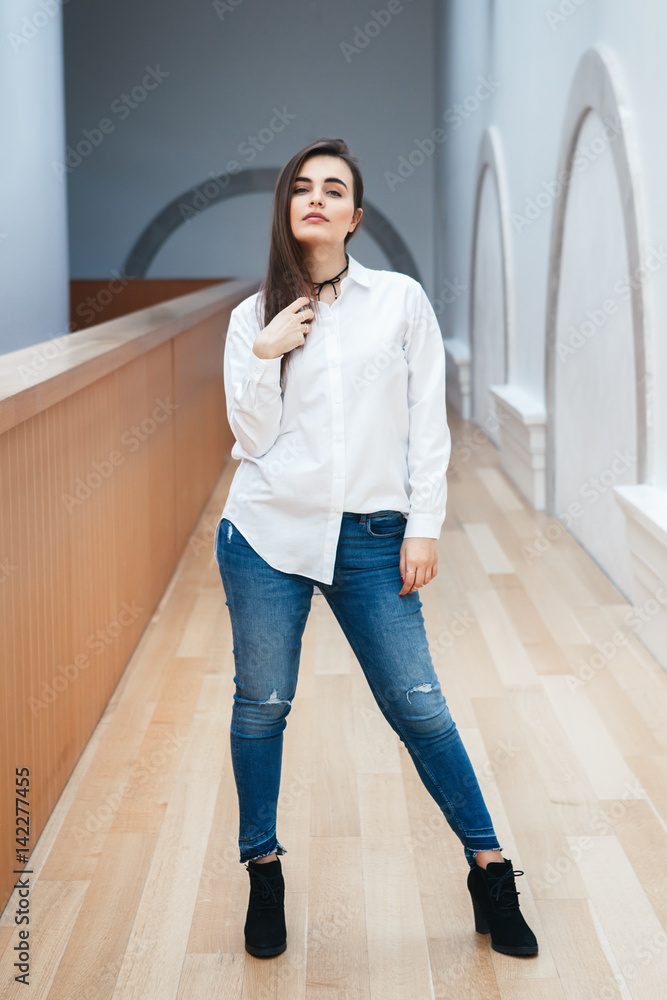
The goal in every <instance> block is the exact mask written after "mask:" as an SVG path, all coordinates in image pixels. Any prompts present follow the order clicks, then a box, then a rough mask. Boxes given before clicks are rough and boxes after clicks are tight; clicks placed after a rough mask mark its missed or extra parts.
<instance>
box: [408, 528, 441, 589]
mask: <svg viewBox="0 0 667 1000" xmlns="http://www.w3.org/2000/svg"><path fill="white" fill-rule="evenodd" d="M399 565H400V570H401V579H402V581H403V586H402V587H401V590H400V593H399V595H398V596H399V597H403V596H404V594H409V593H411V591H413V590H419V588H420V587H424V586H426V584H427V583H430V582H431V580H432V579H433V577H434V576H436V574H437V572H438V540H437V538H404V539H403V544H402V545H401V556H400V563H399ZM415 570H416V572H414V571H415Z"/></svg>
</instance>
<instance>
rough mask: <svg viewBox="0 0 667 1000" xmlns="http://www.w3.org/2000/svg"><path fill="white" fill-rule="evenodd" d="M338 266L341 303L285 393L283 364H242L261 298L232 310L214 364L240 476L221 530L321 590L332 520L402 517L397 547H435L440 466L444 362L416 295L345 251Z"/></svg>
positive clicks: (443, 485) (444, 457) (400, 277)
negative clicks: (218, 363)
mask: <svg viewBox="0 0 667 1000" xmlns="http://www.w3.org/2000/svg"><path fill="white" fill-rule="evenodd" d="M348 263H349V269H348V271H347V273H346V274H345V276H344V278H343V279H342V281H341V282H340V285H339V290H338V298H337V299H336V300H335V301H334V302H333V303H332V304H331V305H328V304H327V303H325V302H321V303H320V310H321V313H320V317H319V318H318V317H317V316H315V318H314V319H313V320H312V323H311V330H310V333H307V334H305V343H304V344H303V346H300V347H296V348H294V350H293V351H292V352H290V353H291V355H292V356H291V357H290V358H289V361H288V367H287V372H286V381H285V387H284V392H283V391H282V390H281V386H280V362H281V358H282V355H280V357H277V358H259V357H257V355H256V354H255V353H254V351H253V350H252V347H253V344H254V342H255V339H256V337H257V335H258V333H259V332H260V325H259V323H258V321H257V318H256V314H255V307H256V300H257V296H258V295H260V294H261V293H260V292H256V293H255V294H254V295H251V296H249V297H248V298H246V299H244V300H243V301H242V302H241V303H240V304H239V305H237V306H236V308H235V309H233V310H232V313H231V315H230V320H229V327H228V330H227V339H226V342H225V350H224V384H225V393H226V404H227V416H228V419H229V424H230V427H231V429H232V431H233V433H234V437H235V439H236V440H235V443H234V446H233V448H232V453H231V455H232V458H234V459H240V461H241V464H240V466H239V467H238V468H237V470H236V472H235V474H234V478H233V481H232V483H231V486H230V489H229V493H228V496H227V501H226V503H225V507H224V510H223V512H222V515H221V517H220V520H222V518H223V517H225V518H228V519H229V520H230V521H231V522H232V523H233V524H234V525H236V527H237V528H238V529H239V531H240V532H241V534H242V535H244V536H245V538H246V539H247V541H248V542H249V543H250V545H251V546H252V547H253V548H254V549H255V551H256V552H257V553H258V554H259V555H260V556H261V557H262V558H263V559H264V560H265V561H266V562H267V563H268V564H269V565H270V566H272V567H274V568H275V569H278V570H282V571H283V572H286V573H297V574H300V575H303V576H307V577H309V578H311V579H313V580H316V581H321V582H323V583H326V584H330V583H332V582H333V573H334V564H335V560H336V548H337V545H338V538H339V534H340V527H341V520H342V515H343V511H355V512H358V513H370V512H372V511H379V510H399V511H402V512H403V513H404V514H405V515H406V516H407V522H406V528H405V534H404V537H405V538H412V537H422V538H439V537H440V531H441V528H442V524H443V521H444V519H445V508H446V502H447V476H446V473H447V466H448V464H449V458H450V454H451V437H450V432H449V427H448V424H447V411H446V404H445V350H444V345H443V342H442V335H441V332H440V328H439V326H438V321H437V318H436V315H435V313H434V311H433V307H432V306H431V304H430V302H429V300H428V298H427V296H426V293H425V292H424V289H423V288H422V286H421V285H420V284H419V282H418V281H416V280H415V279H414V278H411V277H409V276H408V275H406V274H401V273H399V272H396V271H380V270H373V269H371V268H367V267H364V266H363V265H362V264H360V263H359V262H358V261H357V260H355V258H354V257H352V255H351V254H350V253H349V251H348ZM219 523H220V522H218V524H219ZM216 534H217V532H216Z"/></svg>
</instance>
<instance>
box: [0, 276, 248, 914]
mask: <svg viewBox="0 0 667 1000" xmlns="http://www.w3.org/2000/svg"><path fill="white" fill-rule="evenodd" d="M256 289H257V283H256V282H248V281H236V280H232V281H227V282H225V283H224V284H219V285H215V286H212V287H210V288H206V289H204V290H202V291H198V292H195V293H193V294H190V295H185V296H182V297H180V298H177V299H173V300H171V301H169V302H166V303H162V304H161V305H157V306H152V307H151V308H148V309H144V310H142V311H141V312H136V313H133V314H131V315H129V316H125V317H122V318H120V319H115V320H112V321H110V322H106V323H102V324H99V325H97V326H94V327H90V328H88V329H86V330H82V331H80V332H75V333H71V334H68V335H65V336H64V337H62V338H59V339H56V340H52V341H47V342H46V343H44V344H39V345H37V346H35V347H30V348H26V349H24V350H21V351H15V352H13V353H12V354H6V355H3V356H2V357H0V669H1V674H0V684H1V685H2V686H1V687H0V691H1V692H2V694H1V696H0V732H1V734H2V737H1V742H0V747H1V748H2V749H1V751H0V757H1V758H2V768H1V769H0V859H1V860H0V898H1V899H2V905H4V903H5V902H6V900H7V899H8V897H9V894H10V892H11V887H12V885H13V883H14V881H15V878H16V876H15V875H14V874H13V872H14V870H15V869H20V868H23V867H24V865H25V862H23V861H21V859H20V857H18V856H17V850H20V848H21V843H20V841H19V842H18V843H17V832H16V831H17V829H18V830H19V831H21V830H22V829H24V828H25V826H26V823H25V813H24V811H23V809H24V807H25V809H26V811H27V812H28V813H29V839H28V840H27V841H26V850H25V855H26V857H28V858H29V857H30V854H31V851H32V849H33V848H34V846H35V843H36V841H37V838H38V837H39V835H40V833H41V831H42V829H43V828H44V825H45V823H46V820H47V819H48V817H49V814H50V812H51V810H52V809H53V806H54V804H55V802H56V800H57V799H58V796H59V795H60V793H61V791H62V789H63V787H64V785H65V783H66V782H67V779H68V777H69V776H70V774H71V772H72V770H73V768H74V766H75V764H76V762H77V760H78V758H79V756H80V754H81V752H82V750H83V748H84V747H85V745H86V742H87V740H88V739H89V737H90V735H91V733H92V731H93V729H94V727H95V725H96V723H97V722H98V720H99V718H100V716H101V714H102V712H103V710H104V708H105V706H106V704H107V702H108V700H109V697H110V696H111V694H112V693H113V691H114V688H115V687H116V685H117V683H118V680H119V678H120V676H121V674H122V672H123V670H124V668H125V666H126V664H127V663H128V661H129V659H130V656H131V655H132V652H133V650H134V648H135V647H136V645H137V642H138V640H139V638H140V636H141V634H142V632H143V630H144V628H145V627H146V625H147V623H148V622H149V621H150V618H151V616H152V614H153V612H154V609H155V608H156V606H157V604H158V603H159V601H160V598H161V596H162V594H163V592H164V590H165V588H166V586H167V584H168V583H169V580H170V577H171V576H172V574H173V572H174V568H175V566H176V564H177V563H178V560H179V558H180V556H181V554H182V552H183V550H184V547H185V546H186V544H187V541H188V538H189V536H190V534H191V532H192V530H193V528H194V526H195V524H196V522H197V519H198V518H199V516H200V514H201V512H202V510H203V508H204V506H205V504H206V501H207V500H208V498H209V497H210V494H211V492H212V490H213V488H214V486H215V484H216V482H217V480H218V478H219V476H220V474H221V471H222V469H223V467H224V465H225V462H226V460H227V459H228V457H229V455H230V452H231V448H232V445H233V442H234V439H233V436H232V433H231V430H230V428H229V425H228V422H227V417H226V406H225V396H224V385H223V351H224V338H225V333H226V329H227V324H228V320H229V314H230V312H231V309H232V308H233V307H234V306H235V305H236V304H237V303H238V302H240V301H241V300H242V299H243V298H245V297H246V296H248V295H250V294H252V293H253V292H254V291H255V290H256ZM119 752H120V753H122V747H119ZM24 768H27V769H28V772H29V773H28V776H29V786H27V787H29V794H28V795H27V796H25V795H23V794H22V793H19V794H18V795H17V793H16V787H15V779H16V777H17V776H16V775H15V771H16V770H19V771H21V769H24ZM25 773H26V772H25V771H24V772H23V774H24V775H25ZM19 783H20V780H19ZM20 785H21V787H23V788H25V787H26V785H25V783H20ZM17 803H18V806H17ZM26 803H29V804H28V805H26ZM17 813H18V817H21V819H20V820H19V821H18V822H17V818H18V817H17ZM20 836H21V835H20V832H19V838H20ZM28 867H29V864H28Z"/></svg>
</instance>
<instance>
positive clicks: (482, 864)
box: [214, 139, 538, 957]
mask: <svg viewBox="0 0 667 1000" xmlns="http://www.w3.org/2000/svg"><path fill="white" fill-rule="evenodd" d="M362 198H363V183H362V178H361V174H360V171H359V168H358V166H357V163H356V159H355V158H354V157H353V156H351V154H350V152H349V150H348V147H347V145H346V144H345V143H344V142H343V140H342V139H321V140H318V141H317V142H314V143H312V144H311V145H309V146H307V147H306V148H305V149H302V150H301V151H300V152H298V153H296V154H295V155H294V156H293V157H292V158H291V159H290V160H289V162H288V163H287V164H286V165H285V167H284V168H283V170H282V171H281V173H280V176H279V178H278V181H277V184H276V190H275V195H274V201H273V222H272V230H271V247H270V253H269V264H268V272H267V274H266V277H265V279H264V281H263V282H262V286H261V288H260V291H259V292H257V293H256V294H255V295H251V296H250V297H249V298H247V299H245V300H244V301H243V302H241V303H240V305H238V306H237V307H236V308H235V309H234V310H233V311H232V313H231V317H230V322H229V329H228V332H227V340H226V344H225V355H224V381H225V391H226V398H227V414H228V417H229V423H230V426H231V428H232V430H233V432H234V436H235V439H236V440H235V444H234V447H233V449H232V457H233V458H237V459H240V460H241V465H240V467H239V468H238V469H237V471H236V473H235V476H234V480H233V482H232V484H231V488H230V491H229V495H228V498H227V502H226V504H225V508H224V510H223V513H222V515H221V519H220V521H219V522H218V525H217V529H216V535H215V542H214V552H215V558H216V562H217V564H218V566H219V569H220V575H221V578H222V583H223V587H224V590H225V595H226V604H227V606H228V608H229V613H230V618H231V625H232V635H233V642H234V660H235V668H236V674H235V677H234V682H235V685H236V690H235V693H234V704H233V709H232V721H231V733H230V741H231V755H232V765H233V769H234V777H235V781H236V788H237V792H238V799H239V821H240V829H239V849H240V861H241V862H242V863H244V862H247V865H246V868H247V870H248V872H249V875H250V900H249V903H248V912H247V916H246V923H245V928H244V933H245V941H246V949H247V951H248V952H249V953H250V954H252V955H255V956H257V957H268V956H271V955H278V954H280V953H281V952H283V951H284V950H285V948H286V941H287V933H286V927H285V916H284V889H285V886H284V880H283V875H282V870H281V864H280V859H279V857H278V855H280V854H284V853H285V848H284V847H283V845H282V844H281V843H280V841H279V840H278V839H277V835H276V811H277V803H278V792H279V786H280V773H281V761H282V741H283V731H284V729H285V727H286V724H287V723H286V717H287V715H288V714H289V712H290V710H291V707H292V699H293V698H294V694H295V691H296V685H297V675H298V669H299V659H300V653H301V638H302V635H303V631H304V628H305V625H306V620H307V618H308V613H309V611H310V606H311V599H312V595H313V591H314V588H315V587H317V588H318V589H319V592H320V593H322V594H323V595H324V597H325V599H326V600H327V602H328V604H329V606H330V608H331V610H332V612H333V613H334V615H335V616H336V619H337V620H338V622H339V624H340V626H341V628H342V630H343V632H344V634H345V636H346V638H347V640H348V642H349V643H350V646H351V647H352V649H353V651H354V653H355V655H356V657H357V659H358V661H359V663H360V665H361V668H362V670H363V671H364V674H365V676H366V679H367V681H368V683H369V685H370V688H371V690H372V692H373V695H374V697H375V700H376V702H377V704H378V706H379V708H380V710H381V711H382V713H383V715H384V716H385V718H386V720H387V722H388V723H389V725H390V726H392V728H393V729H394V730H395V732H396V733H397V734H398V736H399V737H400V739H401V740H402V741H403V743H404V744H405V746H406V748H407V750H408V751H409V753H410V756H411V758H412V760H413V761H414V763H415V766H416V768H417V771H418V773H419V775H420V777H421V779H422V781H423V782H424V785H425V787H426V788H427V790H428V791H429V793H430V794H431V795H432V797H433V798H434V800H435V801H436V803H437V804H438V806H439V807H440V808H441V810H442V812H443V814H444V816H445V818H446V819H447V822H448V823H449V825H450V826H451V828H452V830H453V831H454V833H455V834H456V836H457V837H458V838H459V839H460V840H461V842H462V844H463V849H464V854H465V857H466V860H467V862H468V865H469V874H468V883H467V884H468V889H469V891H470V894H471V898H472V905H473V911H474V918H475V927H476V929H477V931H479V932H480V933H483V934H485V933H489V932H490V933H491V942H492V946H493V947H494V948H495V949H496V951H501V952H504V953H506V954H510V955H534V954H536V953H537V950H538V948H537V941H536V939H535V935H534V934H533V932H532V931H531V930H530V928H529V927H528V925H527V924H526V922H525V920H524V918H523V915H522V914H521V912H520V910H519V904H518V898H517V897H518V892H517V890H516V886H515V882H514V876H515V875H522V874H523V872H515V871H513V869H512V863H511V861H509V860H506V859H504V858H503V856H502V853H501V848H500V845H499V844H498V840H497V838H496V834H495V832H494V829H493V825H492V823H491V818H490V816H489V813H488V811H487V808H486V805H485V803H484V800H483V797H482V793H481V790H480V788H479V785H478V782H477V778H476V776H475V773H474V771H473V768H472V765H471V763H470V759H469V757H468V754H467V752H466V750H465V748H464V746H463V743H462V742H461V737H460V735H459V733H458V730H457V728H456V725H455V723H454V721H453V719H452V717H451V715H450V713H449V709H448V707H447V704H446V701H445V698H444V696H443V694H442V691H441V689H440V684H439V683H438V678H437V676H436V673H435V670H434V667H433V663H432V660H431V656H430V653H429V649H428V642H427V640H426V634H425V629H424V619H423V616H422V613H421V608H422V603H421V601H420V598H419V590H420V588H421V587H424V586H426V585H427V584H428V583H429V582H430V581H431V580H432V579H433V578H434V576H435V575H436V573H437V566H438V548H437V543H438V538H439V536H440V530H441V527H442V523H443V521H444V518H445V506H446V497H447V479H446V472H447V466H448V463H449V458H450V451H451V439H450V434H449V428H448V425H447V413H446V406H445V353H444V347H443V343H442V337H441V334H440V330H439V327H438V322H437V319H436V317H435V313H434V311H433V309H432V307H431V305H430V303H429V301H428V299H427V297H426V294H425V292H424V290H423V288H422V287H421V285H420V284H419V282H417V281H415V280H414V279H413V278H410V277H408V276H407V275H405V274H400V273H397V272H394V271H380V270H371V269H369V268H366V267H364V266H363V265H362V264H360V263H359V262H358V261H356V260H355V259H354V258H353V257H352V256H351V255H350V254H348V253H347V252H346V250H345V247H346V245H347V243H348V242H349V240H350V239H351V237H352V235H353V233H354V232H356V230H357V229H358V227H359V223H360V221H361V217H362V214H363V209H362Z"/></svg>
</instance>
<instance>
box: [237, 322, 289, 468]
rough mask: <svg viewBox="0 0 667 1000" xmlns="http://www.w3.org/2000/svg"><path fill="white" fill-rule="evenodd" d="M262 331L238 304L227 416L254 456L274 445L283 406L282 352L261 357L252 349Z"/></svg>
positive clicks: (242, 442)
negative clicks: (277, 354)
mask: <svg viewBox="0 0 667 1000" xmlns="http://www.w3.org/2000/svg"><path fill="white" fill-rule="evenodd" d="M258 333H259V329H258V328H257V327H256V324H250V323H249V322H248V321H247V319H246V318H245V317H244V316H243V315H242V314H241V313H240V312H239V309H238V307H237V308H236V309H233V310H232V313H231V315H230V318H229V326H228V328H227V337H226V340H225V353H224V365H223V369H224V383H225V397H226V404H227V419H228V420H229V426H230V427H231V429H232V433H233V434H234V437H235V438H236V440H237V441H238V443H239V445H240V446H241V448H242V449H243V451H244V452H245V453H246V454H247V455H248V456H252V457H254V458H257V457H259V456H260V455H263V454H265V452H267V451H268V450H269V448H270V447H271V446H272V445H273V444H274V442H275V440H276V438H277V437H278V433H279V430H280V419H281V416H282V409H283V399H282V390H281V387H280V361H281V358H282V355H280V357H277V358H258V357H257V355H256V354H255V353H254V351H253V349H252V346H253V344H254V342H255V339H256V337H257V334H258Z"/></svg>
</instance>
